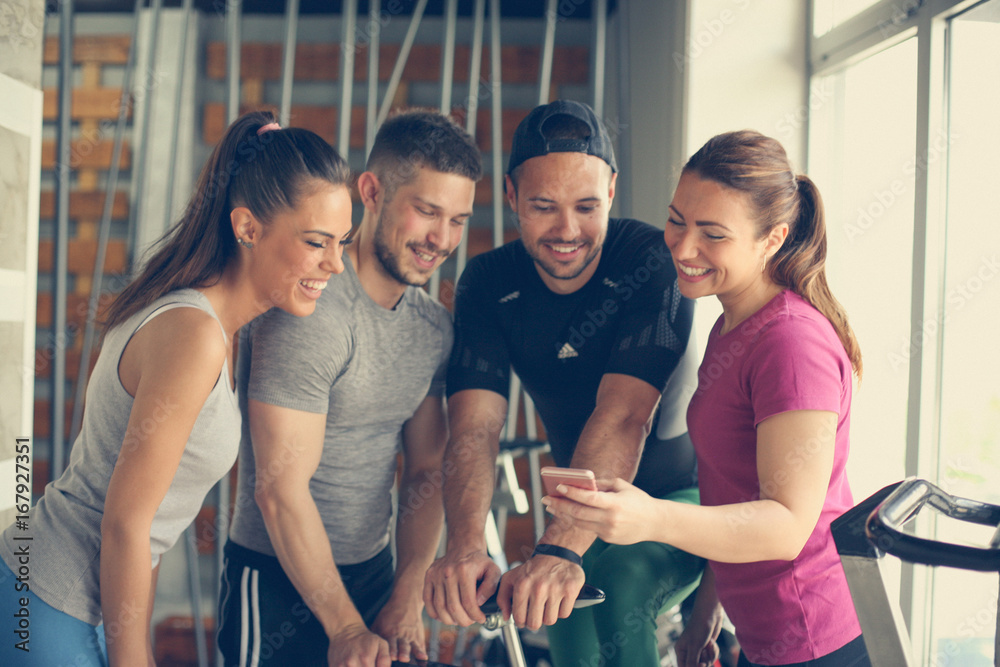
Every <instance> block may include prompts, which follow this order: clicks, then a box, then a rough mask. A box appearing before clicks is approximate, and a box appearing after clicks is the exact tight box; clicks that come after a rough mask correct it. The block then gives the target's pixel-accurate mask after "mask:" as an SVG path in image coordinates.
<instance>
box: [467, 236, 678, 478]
mask: <svg viewBox="0 0 1000 667" xmlns="http://www.w3.org/2000/svg"><path fill="white" fill-rule="evenodd" d="M693 312H694V303H693V302H692V301H691V300H690V299H687V298H685V297H683V296H682V295H681V293H680V290H679V288H678V286H677V273H676V271H675V269H674V265H673V262H672V260H671V258H670V253H669V251H668V250H667V247H666V245H665V244H664V242H663V235H662V232H661V231H660V230H658V229H656V228H655V227H653V226H651V225H648V224H646V223H644V222H639V221H637V220H622V219H612V220H610V221H609V223H608V232H607V236H606V238H605V241H604V246H603V249H602V251H601V257H600V260H599V264H598V267H597V270H596V271H595V272H594V275H593V276H592V277H591V279H590V280H589V281H588V282H587V284H586V285H584V286H583V287H582V288H580V289H579V290H577V291H576V292H573V293H572V294H556V293H554V292H552V291H551V290H550V289H549V288H548V287H546V285H545V283H544V282H542V279H541V277H540V276H539V275H538V271H537V270H536V269H535V265H534V261H533V260H532V259H531V257H530V256H529V255H528V253H527V251H526V250H525V249H524V245H523V244H522V243H521V241H520V240H516V241H512V242H510V243H508V244H506V245H504V246H503V247H501V248H497V249H495V250H492V251H490V252H487V253H484V254H482V255H478V256H476V257H474V258H473V259H471V260H470V261H469V264H468V266H467V267H466V269H465V271H464V272H463V273H462V276H461V279H460V280H459V283H458V288H457V290H456V294H455V343H454V347H453V348H452V356H451V362H450V364H449V368H448V382H447V394H448V395H449V396H451V395H452V394H455V393H456V392H459V391H462V390H463V389H488V390H491V391H494V392H496V393H498V394H500V395H501V396H505V397H506V396H507V395H508V392H509V389H510V368H511V367H512V366H513V368H514V371H515V372H516V373H517V374H518V376H519V377H520V378H521V383H522V384H523V386H524V388H525V390H526V391H527V393H528V395H529V396H531V398H532V400H533V401H534V402H535V406H536V407H537V409H538V414H539V415H540V416H541V418H542V422H543V423H544V424H545V430H546V432H547V435H548V440H549V444H550V445H551V448H552V456H553V458H554V459H555V461H556V463H557V464H558V465H560V466H568V465H569V463H570V460H571V458H572V456H573V450H574V449H575V447H576V442H577V439H578V438H579V437H580V433H581V432H582V431H583V427H584V425H585V424H586V422H587V420H588V419H589V418H590V415H591V413H592V412H593V411H594V407H595V405H596V398H597V388H598V385H599V384H600V382H601V378H602V377H603V375H604V374H605V373H621V374H624V375H630V376H633V377H636V378H639V379H640V380H644V381H646V382H648V383H649V384H651V385H652V386H654V387H656V389H657V391H661V392H662V391H663V388H664V386H665V385H666V382H667V379H668V378H669V377H670V374H671V373H672V372H673V370H674V368H676V366H677V363H678V360H679V359H680V356H681V354H682V353H683V352H684V350H685V348H686V346H687V342H688V336H689V334H690V331H691V320H692V315H693ZM686 408H687V406H686V401H685V405H684V406H682V407H681V409H683V410H686ZM655 434H656V428H655V426H654V428H653V431H652V433H651V435H650V437H649V438H648V439H647V442H646V446H645V450H644V452H643V457H642V460H641V463H640V466H639V472H638V474H637V475H636V477H635V480H634V481H635V484H636V485H637V486H639V487H640V488H642V489H643V490H645V491H647V492H648V493H650V494H652V495H656V496H660V495H666V493H669V492H670V491H672V490H676V489H678V488H687V487H689V486H693V485H694V484H695V471H694V452H693V450H692V449H691V444H690V439H689V438H687V437H686V435H685V437H682V438H675V439H673V440H670V441H660V440H657V438H656V437H655ZM667 450H672V451H667Z"/></svg>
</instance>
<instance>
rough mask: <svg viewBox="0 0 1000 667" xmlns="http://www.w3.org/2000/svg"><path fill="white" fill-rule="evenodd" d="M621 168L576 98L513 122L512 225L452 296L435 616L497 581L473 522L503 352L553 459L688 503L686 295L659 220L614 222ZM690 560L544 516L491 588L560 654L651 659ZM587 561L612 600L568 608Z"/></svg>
mask: <svg viewBox="0 0 1000 667" xmlns="http://www.w3.org/2000/svg"><path fill="white" fill-rule="evenodd" d="M617 177H618V174H617V166H616V164H615V159H614V154H613V151H612V148H611V143H610V139H609V138H608V135H607V133H606V131H605V130H604V128H603V127H602V125H601V123H600V121H599V120H598V119H597V117H596V116H595V115H594V113H593V111H592V110H591V109H590V108H589V107H587V106H586V105H583V104H580V103H577V102H569V101H557V102H553V103H551V104H548V105H543V106H540V107H538V108H536V109H534V110H533V111H532V112H531V113H530V114H529V115H528V117H527V118H525V120H524V121H522V123H521V124H520V125H519V126H518V129H517V131H516V132H515V135H514V143H513V147H512V150H511V157H510V163H509V166H508V170H507V177H506V190H507V198H508V201H509V203H510V206H511V208H512V209H513V210H514V211H515V212H516V213H517V217H518V221H519V226H520V231H521V238H520V239H519V240H517V241H514V242H512V243H509V244H507V245H505V246H503V247H502V248H498V249H496V250H493V251H491V252H488V253H485V254H483V255H480V256H478V257H475V258H473V259H472V260H471V261H470V262H469V265H468V267H467V268H466V270H465V272H464V273H463V274H462V277H461V280H460V282H459V285H458V289H457V292H456V297H455V344H454V347H453V350H452V357H451V363H450V366H449V371H448V382H447V393H448V396H449V398H448V412H449V421H450V428H451V435H450V439H449V443H448V449H447V452H446V455H445V456H446V460H445V464H444V476H445V486H444V498H445V512H446V520H447V525H448V531H447V552H446V554H445V556H444V557H443V558H441V559H440V560H438V561H437V562H436V563H435V564H434V565H433V566H432V567H431V569H430V570H429V571H428V574H427V582H426V585H425V588H424V598H425V603H426V606H427V610H428V612H429V613H430V614H431V615H432V616H434V617H436V618H439V619H440V620H442V621H444V622H446V623H456V624H460V625H469V624H471V623H473V622H482V621H483V620H484V618H483V615H482V613H481V612H480V610H479V605H480V604H481V603H482V602H484V601H485V599H486V598H487V597H488V596H489V595H490V594H491V593H492V592H493V590H494V589H495V588H496V586H497V582H498V577H499V571H498V569H497V567H496V566H495V565H494V564H493V563H492V561H491V560H490V559H489V557H488V556H487V553H486V545H485V538H484V527H485V521H486V513H487V512H488V511H489V509H490V501H491V498H492V494H493V485H494V478H495V477H494V465H495V461H496V456H497V451H498V446H499V444H498V443H499V433H500V429H501V427H502V426H503V422H504V418H505V415H506V411H507V393H508V388H509V383H510V371H511V368H513V370H514V371H515V372H516V373H517V374H518V376H519V377H520V378H521V381H522V383H523V385H524V388H525V390H526V391H527V393H528V395H529V396H531V398H532V399H533V401H534V402H535V405H536V407H537V408H538V413H539V415H540V416H541V419H542V422H543V423H544V425H545V429H546V433H547V436H548V440H549V443H550V445H551V447H552V455H553V458H554V459H555V461H556V463H557V464H558V465H560V466H572V467H578V468H588V469H590V470H593V471H594V472H595V473H596V475H597V477H598V479H603V480H612V479H614V478H615V477H621V478H623V479H626V480H631V481H633V483H634V484H635V485H636V486H638V487H639V488H640V489H642V490H644V491H646V492H647V493H649V494H650V495H652V496H655V497H657V498H669V499H672V500H677V501H679V502H692V503H696V502H697V497H698V496H697V488H696V486H695V477H696V473H695V457H694V452H693V449H692V447H691V441H690V439H689V438H688V436H687V429H686V425H685V413H686V409H687V402H688V399H689V397H690V395H691V393H693V391H694V389H695V386H696V379H695V371H696V366H697V360H696V359H693V358H692V357H693V354H694V351H693V350H692V349H690V348H691V347H693V346H688V338H689V335H690V331H691V319H692V313H693V303H692V302H691V301H690V300H688V299H686V298H684V297H683V296H681V294H680V292H679V290H678V288H677V284H676V273H675V270H674V268H673V263H672V261H671V259H670V255H669V252H668V251H667V249H666V246H665V244H664V242H663V238H662V234H661V232H660V231H659V230H657V229H656V228H654V227H652V226H650V225H647V224H645V223H642V222H638V221H635V220H618V219H615V220H609V210H610V207H611V202H612V200H613V199H614V193H615V184H616V182H617ZM661 396H662V398H663V400H662V401H661ZM658 404H660V409H659V410H658V411H657V406H658ZM585 552H586V553H585ZM581 555H583V562H582V567H581V558H580V557H581ZM701 568H702V561H701V559H698V558H696V557H694V556H691V555H690V554H687V553H685V552H682V551H679V550H677V549H675V548H674V547H672V546H670V545H667V544H659V543H649V542H647V543H639V544H635V545H629V546H611V545H607V544H605V543H604V542H602V541H600V540H596V539H595V535H594V534H593V533H589V532H586V531H582V530H579V529H576V528H573V527H572V526H565V525H557V524H550V525H549V526H548V528H547V530H546V531H545V534H544V535H543V536H542V538H541V540H540V542H539V545H538V546H537V547H536V549H535V552H534V554H533V555H532V556H531V557H530V558H528V559H527V560H526V562H525V563H524V564H523V565H520V566H518V567H516V568H514V569H512V570H511V571H510V572H509V573H508V574H506V575H505V576H504V577H503V580H502V583H501V584H500V593H499V596H498V601H499V603H500V605H501V607H502V608H503V609H504V611H505V612H510V613H512V614H513V617H514V621H515V622H516V623H517V624H518V625H521V626H527V627H529V628H532V629H537V628H539V627H540V626H542V625H547V626H552V627H550V628H549V629H548V634H549V640H550V646H551V651H552V655H553V658H554V659H555V661H556V665H557V667H559V666H561V665H565V666H570V665H572V666H573V667H577V666H578V665H579V664H581V663H580V662H579V661H580V660H582V661H583V663H582V664H585V665H589V664H591V663H592V661H594V660H598V661H600V660H603V661H604V662H602V663H601V664H608V665H614V664H621V665H629V666H631V667H634V666H636V665H646V664H649V665H658V664H659V663H658V657H657V654H656V641H655V636H654V631H655V623H656V616H657V614H658V612H659V611H660V610H661V609H663V608H666V607H669V606H672V605H673V604H674V603H676V602H678V601H680V600H681V599H683V597H685V596H686V595H687V594H688V593H689V592H690V591H691V590H693V589H694V587H695V586H696V585H697V582H698V579H699V576H700V573H701ZM585 571H586V578H587V579H588V580H589V581H590V583H592V584H594V585H595V586H598V587H599V588H603V589H605V590H606V592H607V593H608V602H607V603H605V604H603V605H599V606H598V607H594V608H592V609H587V610H580V611H577V612H575V613H574V614H573V616H572V617H570V618H568V619H567V616H569V612H570V610H571V609H572V605H573V601H574V600H575V599H576V596H577V594H578V592H579V590H580V587H581V586H582V585H583V583H584V579H585ZM477 581H481V583H480V584H479V585H478V587H477ZM558 619H565V620H561V621H560V622H559V623H557V624H555V625H554V626H553V624H554V623H556V621H557V620H558ZM609 654H611V655H609ZM594 664H596V663H594Z"/></svg>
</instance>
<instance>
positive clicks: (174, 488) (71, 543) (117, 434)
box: [0, 289, 241, 625]
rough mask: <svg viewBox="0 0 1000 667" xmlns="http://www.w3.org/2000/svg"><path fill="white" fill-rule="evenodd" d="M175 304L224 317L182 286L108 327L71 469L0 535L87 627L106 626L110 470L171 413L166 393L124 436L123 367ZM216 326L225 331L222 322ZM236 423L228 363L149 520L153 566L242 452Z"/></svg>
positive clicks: (12, 560) (45, 590)
mask: <svg viewBox="0 0 1000 667" xmlns="http://www.w3.org/2000/svg"><path fill="white" fill-rule="evenodd" d="M177 307H194V308H198V309H200V310H203V311H205V312H206V313H208V314H210V315H211V316H212V317H214V318H216V320H218V317H216V314H215V311H214V310H213V309H212V306H211V304H210V303H209V301H208V299H207V298H205V296H204V295H203V294H201V293H200V292H198V291H196V290H192V289H183V290H177V291H174V292H171V293H169V294H167V295H165V296H163V297H161V298H160V299H158V300H156V301H154V302H153V303H152V304H150V305H149V306H148V307H146V308H144V309H143V310H141V311H140V312H138V313H136V314H135V315H134V316H132V317H131V318H129V319H128V320H126V321H125V322H124V323H123V324H122V325H120V326H118V327H115V328H114V329H112V330H111V331H109V332H108V334H107V336H106V337H105V340H104V344H103V346H102V348H101V353H100V356H99V357H98V359H97V364H96V366H95V367H94V373H93V375H92V376H91V378H90V382H89V384H88V386H87V409H86V411H85V412H84V418H83V425H82V428H81V431H80V435H79V436H78V437H77V439H76V442H75V443H74V444H73V450H72V453H71V454H70V460H69V466H68V467H67V469H66V471H65V473H63V475H62V476H61V477H60V478H59V479H57V480H56V481H54V482H51V483H50V484H48V485H47V486H46V487H45V493H44V494H43V495H42V497H41V498H40V499H39V501H38V503H37V504H36V505H35V506H34V507H33V508H32V509H31V511H30V513H29V514H30V517H29V519H28V521H27V523H28V530H19V529H18V528H17V527H16V524H15V525H12V526H10V527H8V528H7V530H5V531H4V533H3V535H2V536H0V557H2V558H3V559H4V561H6V563H7V565H8V566H10V567H11V569H13V570H14V571H16V562H17V561H16V555H15V554H16V553H18V550H19V549H21V550H23V549H25V548H27V549H28V551H29V554H30V562H31V581H30V586H31V591H32V592H34V593H35V594H37V595H38V596H39V597H40V598H41V599H42V600H44V601H45V602H46V603H47V604H49V605H51V606H52V607H54V608H56V609H58V610H60V611H63V612H65V613H67V614H69V615H70V616H73V617H74V618H78V619H80V620H82V621H85V622H86V623H90V624H91V625H97V624H99V623H100V622H101V596H100V590H99V585H100V550H101V519H102V517H103V516H104V501H105V495H106V493H107V489H108V483H109V482H110V480H111V473H112V471H113V470H114V467H115V463H116V462H117V460H118V458H119V456H127V455H128V454H129V453H130V451H135V450H136V449H138V448H139V447H141V445H142V441H143V439H145V438H146V437H148V435H149V434H150V433H152V432H153V430H154V429H155V428H156V425H157V423H159V422H162V421H165V420H167V419H169V418H170V413H171V409H172V408H171V405H170V400H169V398H167V397H163V398H162V399H160V405H159V409H158V410H156V411H155V412H154V414H153V415H152V416H151V417H150V418H149V419H147V420H146V422H144V423H142V424H140V425H138V427H137V428H134V429H133V430H131V431H129V432H126V426H127V424H128V419H129V414H130V412H131V410H132V397H131V396H129V394H128V392H127V391H125V388H124V387H123V386H122V384H121V381H120V379H119V377H118V362H119V360H120V359H121V355H122V352H123V351H124V350H125V346H126V345H127V344H128V342H129V340H130V339H131V338H132V336H133V335H134V334H135V332H136V331H138V330H139V329H140V328H141V327H142V326H143V325H145V324H147V323H148V322H149V321H150V320H152V319H153V318H154V317H156V316H157V315H160V314H161V313H164V312H166V311H167V310H169V309H170V308H177ZM219 326H220V329H221V326H222V325H221V323H220V325H219ZM222 336H223V337H225V332H222ZM240 426H241V417H240V410H239V403H238V401H237V397H236V394H235V392H234V390H233V388H232V387H231V386H230V380H229V370H228V362H226V363H224V364H223V367H222V372H221V373H220V375H219V380H218V382H216V385H215V387H214V388H213V389H212V392H211V393H210V394H209V396H208V399H207V400H206V401H205V405H204V406H203V407H202V409H201V412H200V413H199V414H198V418H197V420H195V423H194V427H193V428H192V430H191V436H190V438H189V439H188V442H187V445H186V446H185V448H184V454H183V455H182V456H181V462H180V466H179V467H178V468H177V472H176V474H175V475H174V479H173V481H172V482H171V483H170V488H169V489H168V490H167V494H166V496H165V497H164V498H163V501H162V502H161V503H160V507H159V509H157V511H156V514H155V516H154V517H153V524H152V529H151V531H150V536H149V542H150V548H151V551H152V556H153V558H152V563H151V564H150V568H153V567H155V566H156V565H157V563H159V559H160V555H161V554H162V553H163V552H164V551H166V550H167V549H169V548H170V547H171V546H173V544H174V542H176V541H177V538H178V537H179V536H180V534H181V533H182V532H183V531H184V529H185V528H186V527H187V526H188V525H189V524H190V523H191V521H192V520H193V519H194V517H195V515H196V514H197V513H198V510H199V509H200V508H201V505H202V502H203V501H204V499H205V495H206V494H207V493H208V491H209V490H210V489H211V488H212V486H213V485H214V484H215V483H216V482H217V481H218V480H219V479H220V478H221V477H222V476H223V475H225V474H226V473H227V472H228V471H229V470H230V469H231V468H232V466H233V462H234V461H235V459H236V454H237V452H238V451H239V443H240ZM15 537H17V538H19V539H17V540H15V539H14V538H15ZM25 538H29V539H25ZM20 553H23V551H21V552H20Z"/></svg>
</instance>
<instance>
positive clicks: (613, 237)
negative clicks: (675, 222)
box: [608, 218, 666, 246]
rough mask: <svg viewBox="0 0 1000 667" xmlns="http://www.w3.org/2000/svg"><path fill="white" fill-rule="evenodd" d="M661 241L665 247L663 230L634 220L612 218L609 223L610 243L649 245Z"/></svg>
mask: <svg viewBox="0 0 1000 667" xmlns="http://www.w3.org/2000/svg"><path fill="white" fill-rule="evenodd" d="M654 239H656V240H659V241H660V243H662V244H663V245H664V246H665V245H666V243H665V242H664V240H663V230H662V229H657V228H656V227H654V226H653V225H651V224H649V223H648V222H643V221H642V220H635V219H634V218H611V219H610V220H609V221H608V241H612V242H616V243H622V244H643V245H645V244H648V243H649V242H650V241H652V240H654Z"/></svg>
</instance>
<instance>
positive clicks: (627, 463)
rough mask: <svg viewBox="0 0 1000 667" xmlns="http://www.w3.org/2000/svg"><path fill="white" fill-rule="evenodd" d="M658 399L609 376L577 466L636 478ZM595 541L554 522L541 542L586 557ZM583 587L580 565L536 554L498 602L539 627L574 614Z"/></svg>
mask: <svg viewBox="0 0 1000 667" xmlns="http://www.w3.org/2000/svg"><path fill="white" fill-rule="evenodd" d="M659 399H660V392H659V391H658V390H657V389H656V388H655V387H653V386H652V385H651V384H649V383H648V382H645V381H644V380H640V379H638V378H634V377H632V376H629V375H622V374H617V373H608V374H606V375H604V377H603V378H602V379H601V384H600V386H599V387H598V390H597V405H596V407H595V408H594V412H593V413H591V415H590V418H589V419H588V420H587V423H586V425H585V426H584V428H583V432H582V433H581V434H580V439H579V440H578V441H577V446H576V450H575V451H574V454H573V461H572V465H573V467H576V468H587V469H590V470H593V471H594V473H595V474H596V476H597V478H598V479H615V478H616V477H621V478H622V479H627V480H631V479H632V478H633V477H635V473H636V470H637V469H638V466H639V458H640V457H641V456H642V447H643V444H644V443H645V440H646V436H647V435H649V428H650V425H651V417H652V415H653V411H654V410H655V409H656V405H657V403H658V401H659ZM595 538H596V535H595V534H594V533H592V532H590V531H585V530H580V529H578V528H574V527H573V526H572V525H568V524H566V523H563V522H552V523H550V524H549V526H548V528H547V529H546V531H545V534H544V535H542V538H541V540H539V542H540V543H543V544H555V545H558V546H561V547H565V548H567V549H569V550H570V551H573V552H575V553H577V554H580V555H581V556H582V555H583V553H584V552H585V551H586V550H587V549H589V548H590V545H591V544H593V542H594V539H595ZM583 583H584V574H583V568H581V567H579V566H578V565H574V564H573V563H570V562H569V561H567V560H565V559H562V558H558V557H556V556H534V557H532V558H530V559H528V561H527V562H525V563H524V564H523V565H521V566H520V567H517V568H515V569H513V570H511V571H510V573H509V574H508V575H507V576H505V577H504V579H503V583H502V584H501V591H500V595H499V597H498V601H499V602H500V606H501V607H502V608H503V609H504V612H505V614H506V613H508V612H509V613H510V614H512V615H513V617H514V622H515V623H516V624H517V625H520V626H526V627H528V628H531V629H538V628H539V627H541V626H542V625H552V624H553V623H555V622H556V620H558V619H559V618H566V617H567V616H569V614H570V612H571V611H572V609H573V603H574V602H575V601H576V596H577V595H578V594H579V592H580V588H581V587H582V586H583ZM508 605H509V606H508Z"/></svg>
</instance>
